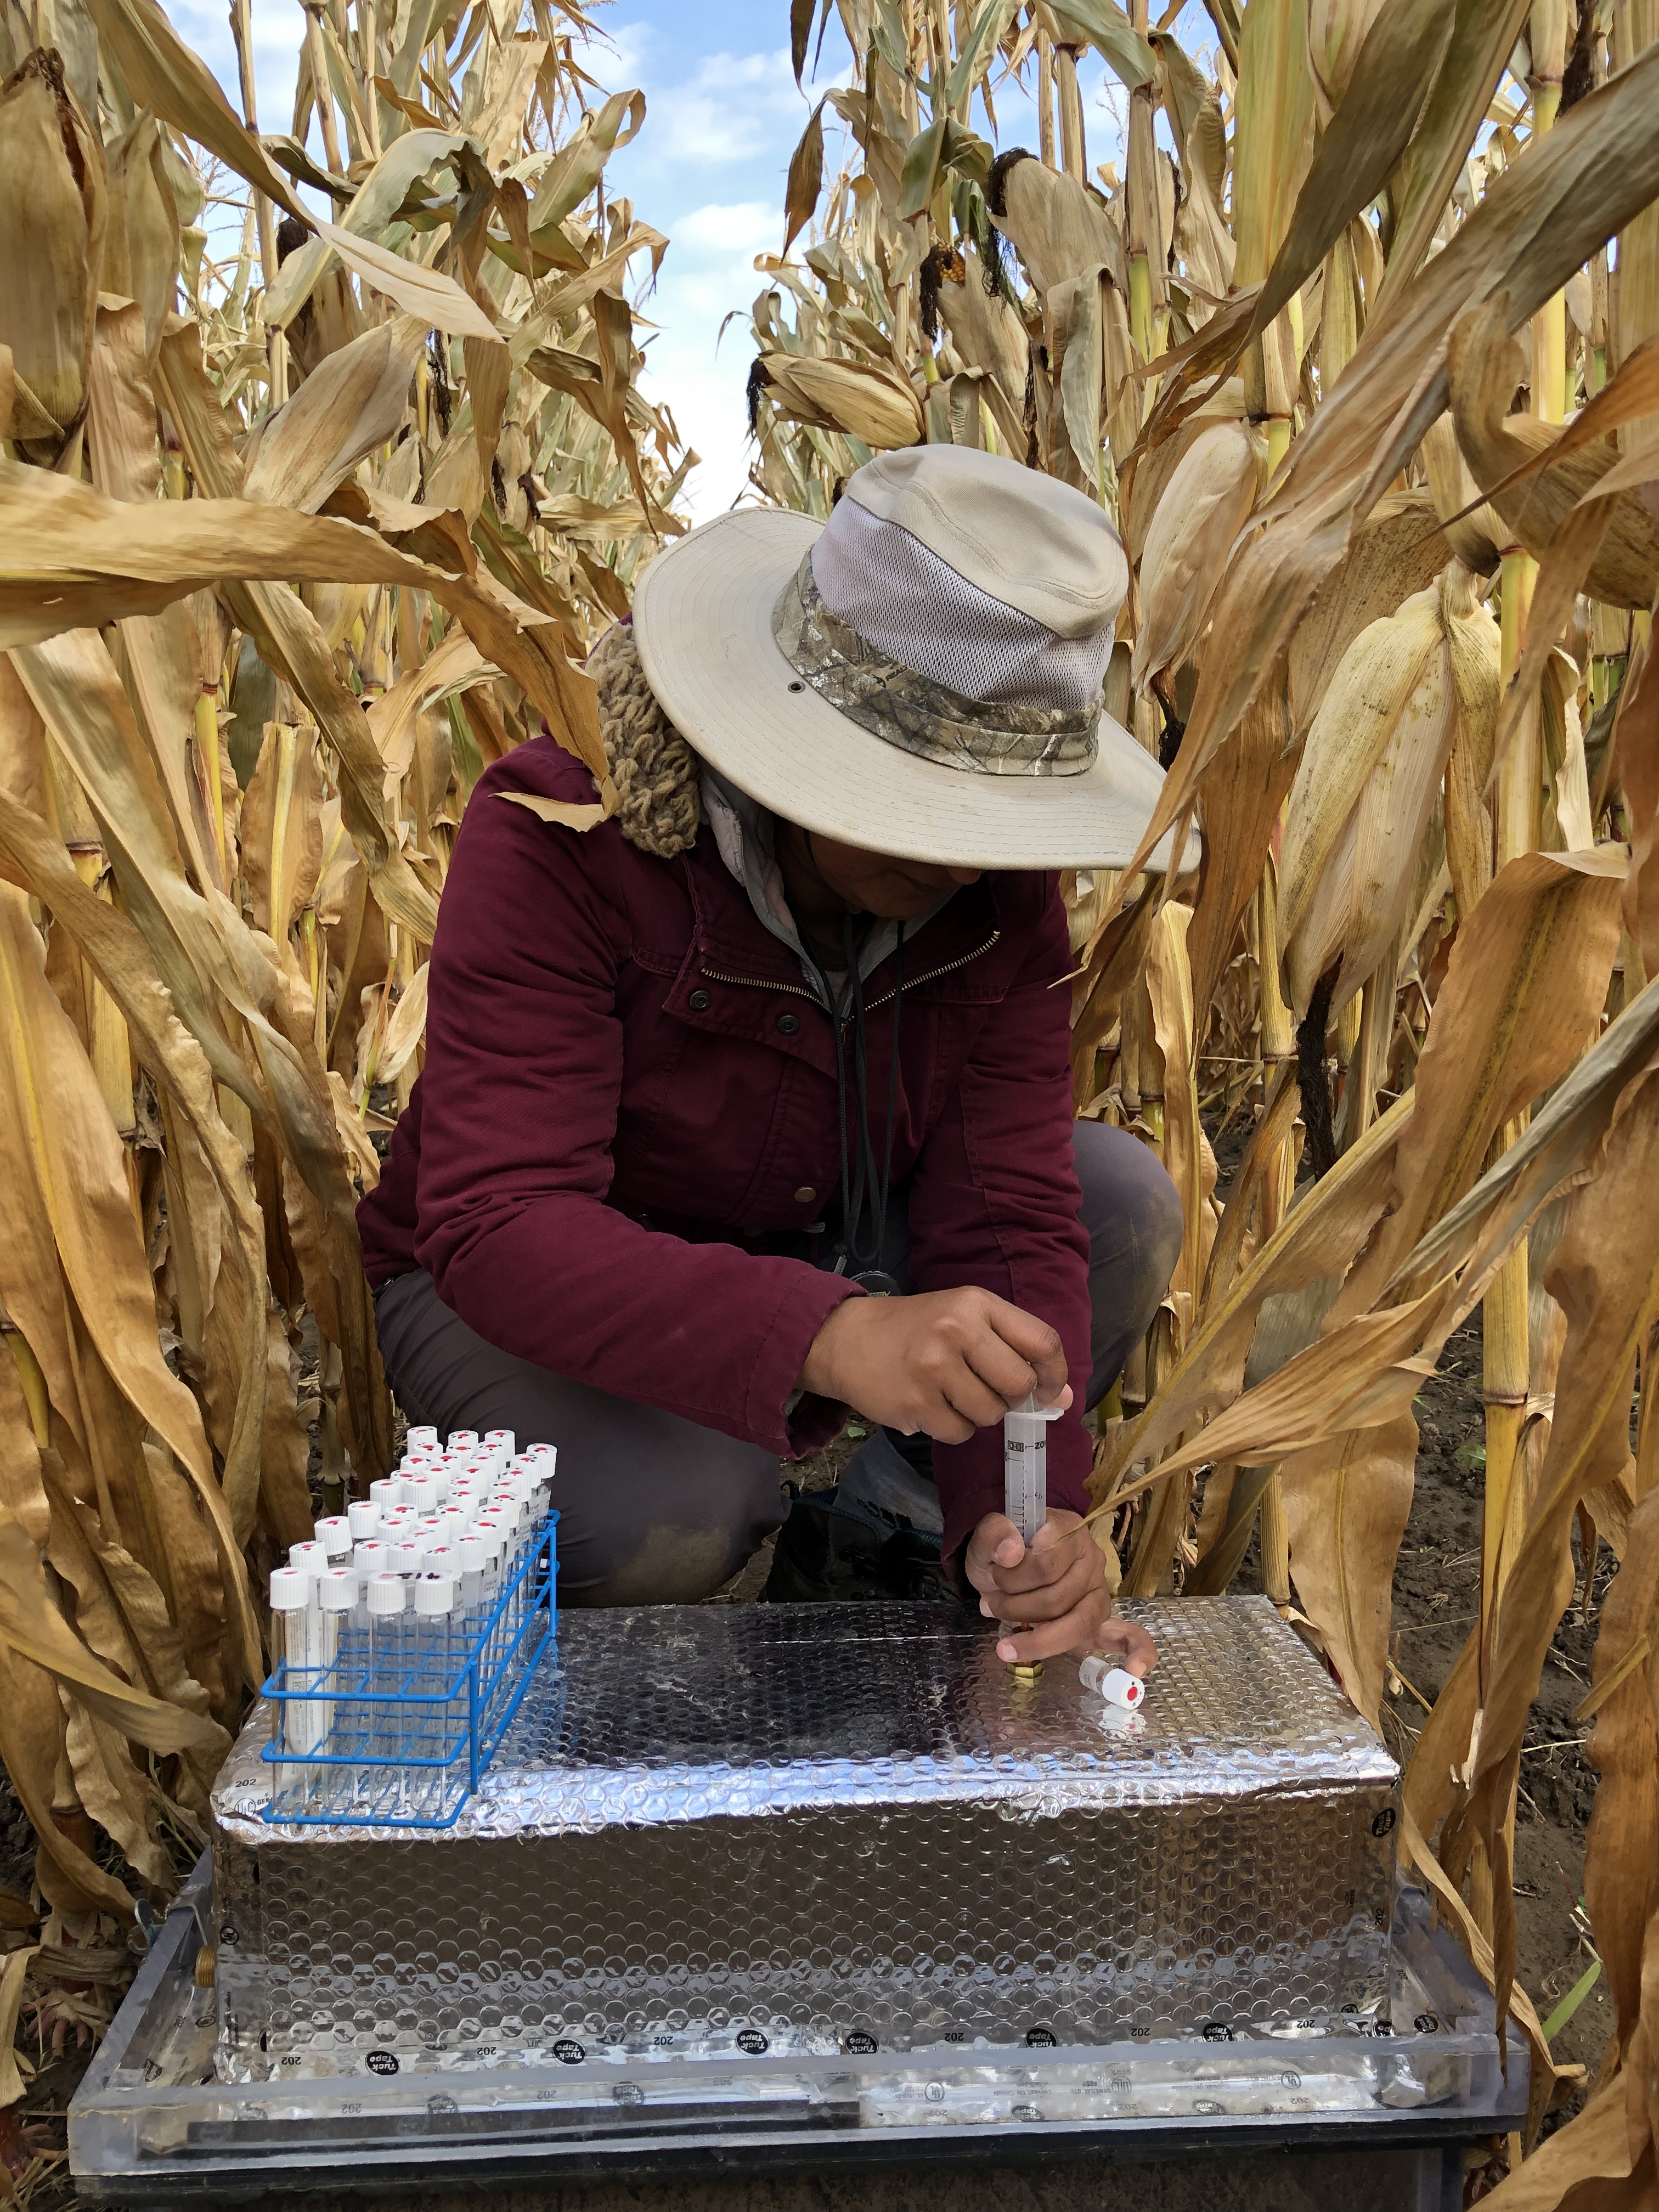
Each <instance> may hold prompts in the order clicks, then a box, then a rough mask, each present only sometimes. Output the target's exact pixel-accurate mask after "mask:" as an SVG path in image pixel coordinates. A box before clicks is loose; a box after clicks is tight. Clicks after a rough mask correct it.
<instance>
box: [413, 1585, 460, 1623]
mask: <svg viewBox="0 0 1659 2212" xmlns="http://www.w3.org/2000/svg"><path fill="white" fill-rule="evenodd" d="M454 1606H455V1584H454V1582H453V1578H452V1577H450V1576H448V1575H422V1577H420V1579H419V1580H418V1581H417V1582H416V1584H415V1610H416V1613H419V1614H420V1616H421V1618H422V1620H441V1618H442V1617H443V1615H444V1614H445V1613H451V1612H453V1610H454Z"/></svg>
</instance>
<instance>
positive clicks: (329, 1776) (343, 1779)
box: [317, 1567, 357, 1805]
mask: <svg viewBox="0 0 1659 2212" xmlns="http://www.w3.org/2000/svg"><path fill="white" fill-rule="evenodd" d="M317 1601H318V1605H319V1608H320V1611H321V1615H322V1650H321V1664H322V1667H323V1668H324V1670H325V1671H324V1674H323V1677H322V1679H323V1681H324V1682H325V1684H326V1686H327V1687H328V1688H329V1690H330V1691H331V1692H332V1691H337V1690H338V1689H339V1688H340V1686H341V1680H342V1677H343V1674H344V1673H345V1671H346V1668H347V1667H348V1666H349V1663H350V1658H349V1638H350V1627H349V1623H350V1620H351V1613H352V1609H353V1607H355V1606H356V1602H357V1575H356V1569H355V1568H353V1567H331V1568H330V1569H329V1571H328V1572H327V1573H326V1574H325V1575H324V1576H323V1577H321V1578H320V1580H319V1583H318V1585H317ZM348 1710H349V1709H348ZM341 1720H342V1715H341V1712H340V1707H339V1705H338V1702H337V1699H336V1698H335V1697H333V1696H330V1697H329V1698H328V1699H327V1700H326V1701H325V1705H324V1706H323V1741H322V1742H321V1743H320V1744H319V1747H318V1748H319V1750H327V1751H329V1752H331V1753H347V1752H349V1751H350V1750H351V1749H353V1748H354V1746H353V1744H352V1743H351V1741H349V1729H348V1728H345V1727H343V1726H342V1725H341V1724H340V1723H341ZM322 1786H323V1790H324V1792H325V1802H329V1803H331V1804H335V1805H339V1804H343V1803H344V1802H347V1801H348V1800H349V1799H350V1798H351V1797H352V1796H355V1795H356V1778H355V1777H354V1775H353V1774H352V1771H351V1770H350V1768H349V1767H334V1768H325V1769H324V1770H323V1774H322Z"/></svg>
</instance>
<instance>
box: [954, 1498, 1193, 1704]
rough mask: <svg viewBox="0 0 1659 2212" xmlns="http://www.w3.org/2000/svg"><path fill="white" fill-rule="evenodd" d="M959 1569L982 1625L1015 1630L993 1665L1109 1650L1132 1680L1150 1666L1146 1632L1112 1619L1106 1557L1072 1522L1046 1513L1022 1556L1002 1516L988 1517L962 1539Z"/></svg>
mask: <svg viewBox="0 0 1659 2212" xmlns="http://www.w3.org/2000/svg"><path fill="white" fill-rule="evenodd" d="M963 1571H964V1572H965V1573H966V1575H967V1577H968V1579H969V1582H970V1583H972V1584H973V1586H974V1588H975V1589H976V1590H977V1591H978V1592H979V1609H980V1611H981V1613H983V1614H984V1615H985V1617H986V1619H987V1620H1000V1621H1002V1622H1003V1623H1004V1624H1005V1625H1006V1626H1009V1627H1013V1628H1018V1630H1019V1631H1020V1632H1019V1633H1018V1635H1013V1636H1005V1637H1003V1638H1001V1640H1000V1642H999V1644H998V1645H997V1656H998V1658H999V1659H1004V1660H1006V1661H1007V1662H1009V1663H1010V1664H1011V1665H1012V1664H1015V1663H1019V1664H1023V1665H1026V1666H1030V1664H1031V1663H1032V1662H1033V1661H1035V1660H1038V1659H1052V1658H1054V1657H1056V1656H1058V1655H1059V1654H1060V1652H1062V1651H1070V1652H1074V1653H1075V1654H1076V1656H1078V1657H1079V1659H1080V1658H1082V1657H1083V1656H1085V1654H1086V1653H1088V1652H1091V1651H1109V1652H1112V1653H1114V1654H1115V1655H1116V1656H1117V1658H1118V1661H1119V1663H1120V1664H1121V1666H1122V1667H1123V1668H1125V1669H1126V1670H1127V1672H1128V1673H1129V1674H1135V1675H1140V1676H1145V1675H1147V1674H1151V1672H1152V1668H1154V1667H1156V1666H1157V1664H1158V1651H1157V1649H1156V1647H1155V1646H1154V1644H1153V1643H1152V1638H1151V1637H1150V1636H1148V1634H1147V1633H1146V1630H1145V1629H1144V1628H1137V1627H1135V1626H1133V1624H1132V1623H1130V1622H1128V1621H1127V1620H1113V1619H1112V1594H1111V1591H1110V1590H1109V1589H1108V1588H1107V1586H1106V1561H1105V1558H1104V1556H1103V1553H1102V1552H1101V1550H1100V1547H1099V1546H1098V1545H1097V1543H1096V1542H1095V1540H1094V1538H1093V1537H1092V1536H1091V1534H1090V1533H1089V1531H1088V1529H1087V1528H1085V1526H1084V1525H1083V1521H1082V1518H1081V1516H1079V1515H1078V1514H1076V1513H1066V1512H1064V1511H1062V1510H1060V1508H1059V1507H1054V1508H1053V1509H1052V1510H1050V1512H1049V1514H1048V1519H1047V1520H1046V1521H1045V1522H1043V1524H1042V1528H1039V1529H1038V1530H1037V1532H1036V1535H1035V1536H1034V1537H1033V1538H1032V1539H1031V1546H1030V1550H1029V1551H1027V1549H1026V1547H1025V1546H1024V1543H1023V1542H1022V1541H1021V1539H1020V1534H1019V1531H1018V1528H1015V1526H1014V1524H1013V1522H1012V1521H1011V1520H1009V1518H1008V1516H1006V1514H1004V1513H987V1515H986V1516H985V1518H984V1519H983V1520H982V1521H981V1522H980V1524H979V1526H978V1527H977V1528H975V1531H974V1533H973V1534H972V1535H971V1536H970V1537H969V1540H968V1550H967V1554H966V1557H965V1558H964V1559H963Z"/></svg>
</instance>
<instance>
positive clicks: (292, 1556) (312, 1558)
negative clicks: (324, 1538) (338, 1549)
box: [288, 1542, 328, 1575]
mask: <svg viewBox="0 0 1659 2212" xmlns="http://www.w3.org/2000/svg"><path fill="white" fill-rule="evenodd" d="M288 1563H289V1566H291V1567H298V1568H300V1569H301V1571H303V1572H304V1573H306V1574H307V1575H322V1574H326V1573H327V1572H328V1547H327V1546H326V1545H325V1544H318V1543H314V1542H313V1543H309V1544H294V1545H291V1546H290V1547H289V1554H288Z"/></svg>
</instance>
